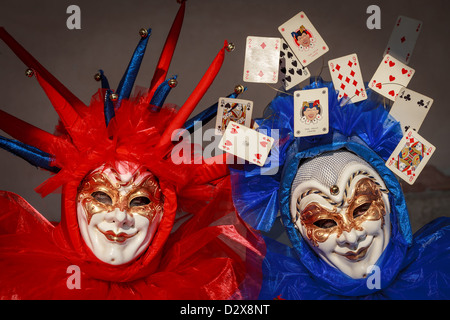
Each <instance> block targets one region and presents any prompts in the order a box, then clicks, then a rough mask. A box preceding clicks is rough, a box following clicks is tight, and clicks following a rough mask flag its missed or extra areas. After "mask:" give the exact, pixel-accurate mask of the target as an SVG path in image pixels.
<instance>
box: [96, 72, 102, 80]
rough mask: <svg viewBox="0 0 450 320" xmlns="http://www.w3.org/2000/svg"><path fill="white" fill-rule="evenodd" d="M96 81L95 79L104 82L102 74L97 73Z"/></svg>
mask: <svg viewBox="0 0 450 320" xmlns="http://www.w3.org/2000/svg"><path fill="white" fill-rule="evenodd" d="M94 79H95V81H100V80H102V75H101V74H100V72H98V73H96V74H95V75H94Z"/></svg>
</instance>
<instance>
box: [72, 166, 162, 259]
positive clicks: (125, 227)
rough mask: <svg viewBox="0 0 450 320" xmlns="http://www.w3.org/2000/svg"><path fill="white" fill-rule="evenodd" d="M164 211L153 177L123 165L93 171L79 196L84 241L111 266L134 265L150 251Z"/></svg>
mask: <svg viewBox="0 0 450 320" xmlns="http://www.w3.org/2000/svg"><path fill="white" fill-rule="evenodd" d="M130 169H132V170H130ZM162 208H163V199H162V193H161V189H160V187H159V184H158V182H157V180H156V178H155V177H154V176H153V174H152V173H151V172H149V171H148V170H143V169H142V168H138V167H137V166H134V165H129V164H128V163H123V162H121V163H118V164H116V165H115V166H114V167H112V166H106V165H103V166H101V167H99V168H97V169H95V170H93V171H92V172H91V173H90V174H88V175H87V176H86V177H85V179H84V180H83V182H82V183H81V185H80V188H79V192H78V196H77V219H78V225H79V228H80V233H81V235H82V238H83V240H84V242H85V244H86V245H87V247H88V248H89V249H90V250H91V251H92V253H93V254H94V255H95V256H96V257H97V258H98V259H99V260H101V261H103V262H105V263H108V264H111V265H121V264H125V263H128V262H131V261H133V260H135V259H137V258H138V257H139V256H140V255H141V254H142V253H143V252H144V251H145V250H146V249H147V248H148V247H149V245H150V244H151V241H152V239H153V236H154V235H155V233H156V231H157V229H158V226H159V223H160V221H161V218H162V213H163V209H162Z"/></svg>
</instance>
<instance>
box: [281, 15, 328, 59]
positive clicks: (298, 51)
mask: <svg viewBox="0 0 450 320" xmlns="http://www.w3.org/2000/svg"><path fill="white" fill-rule="evenodd" d="M278 31H280V33H281V34H282V36H283V38H284V40H285V41H286V43H287V44H288V45H289V47H291V49H292V52H293V53H294V54H295V56H296V57H297V59H298V61H299V62H301V64H302V65H303V66H307V65H309V64H310V63H311V62H313V61H314V60H316V59H317V58H319V57H321V56H322V55H323V54H325V53H327V52H328V50H329V48H328V46H327V44H326V43H325V41H324V40H323V39H322V37H321V36H320V34H319V33H318V32H317V30H316V28H315V27H314V25H313V24H312V23H311V21H310V20H309V19H308V17H307V16H306V14H305V13H304V12H303V11H302V12H300V13H298V14H296V15H295V16H294V17H292V18H291V19H290V20H288V21H286V22H285V23H283V24H282V25H281V26H279V27H278Z"/></svg>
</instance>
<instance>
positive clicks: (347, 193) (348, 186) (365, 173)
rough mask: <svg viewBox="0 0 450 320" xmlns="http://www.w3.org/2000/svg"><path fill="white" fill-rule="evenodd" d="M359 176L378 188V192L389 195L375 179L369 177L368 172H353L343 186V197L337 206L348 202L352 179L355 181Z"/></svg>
mask: <svg viewBox="0 0 450 320" xmlns="http://www.w3.org/2000/svg"><path fill="white" fill-rule="evenodd" d="M359 175H364V176H366V177H367V178H369V179H370V180H371V181H372V182H373V183H375V184H376V185H377V187H378V188H379V190H380V191H381V192H383V193H386V194H387V193H389V190H388V189H385V188H383V187H382V186H381V184H380V183H379V182H378V181H377V180H376V178H375V177H374V176H372V175H370V174H369V173H368V172H366V171H361V170H360V171H356V172H354V173H353V174H352V175H351V176H350V178H349V179H348V180H347V183H346V184H345V189H344V197H343V198H342V201H341V202H340V204H339V206H342V205H344V203H346V202H347V200H348V195H349V191H350V185H351V184H352V181H353V179H355V177H356V176H359Z"/></svg>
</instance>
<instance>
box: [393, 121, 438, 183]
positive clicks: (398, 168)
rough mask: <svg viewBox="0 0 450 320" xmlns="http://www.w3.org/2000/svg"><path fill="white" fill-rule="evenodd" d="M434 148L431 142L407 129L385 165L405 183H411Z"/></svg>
mask: <svg viewBox="0 0 450 320" xmlns="http://www.w3.org/2000/svg"><path fill="white" fill-rule="evenodd" d="M435 150H436V148H435V147H434V146H433V145H432V144H431V143H429V142H428V141H426V140H425V139H424V138H422V137H421V136H420V135H419V134H418V133H417V132H416V131H414V130H413V129H409V130H408V131H407V132H406V134H405V135H404V136H403V138H402V140H401V141H400V142H399V144H398V145H397V147H396V148H395V150H394V152H393V153H392V154H391V156H390V157H389V159H388V160H387V161H386V166H387V167H388V168H389V169H391V171H392V172H394V173H395V174H396V175H397V176H399V177H400V178H402V179H403V180H405V181H406V182H407V183H409V184H413V183H414V182H415V181H416V179H417V177H418V176H419V174H420V172H422V170H423V168H424V167H425V165H426V164H427V162H428V160H430V158H431V156H432V154H433V153H434V151H435Z"/></svg>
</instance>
